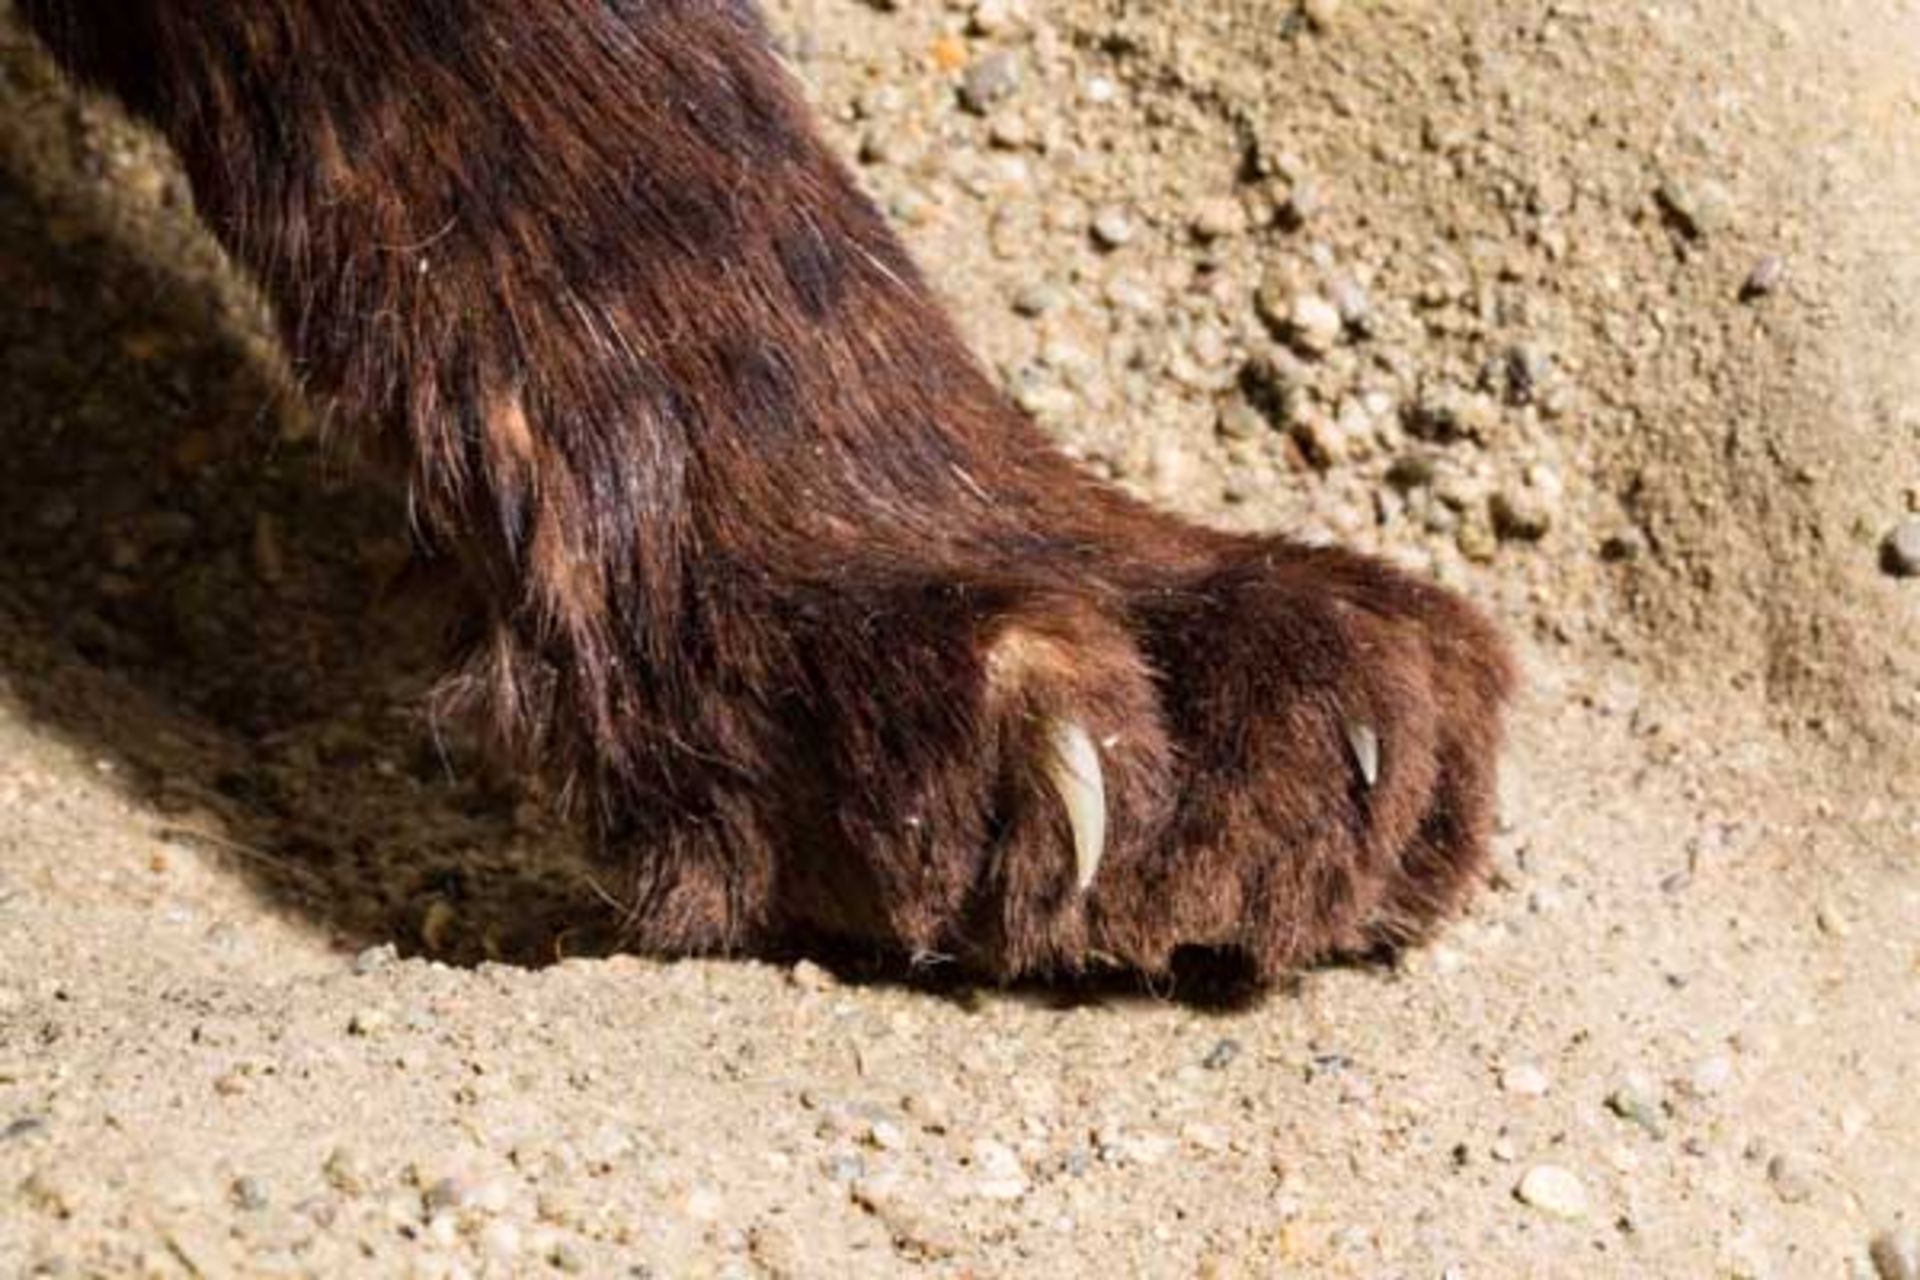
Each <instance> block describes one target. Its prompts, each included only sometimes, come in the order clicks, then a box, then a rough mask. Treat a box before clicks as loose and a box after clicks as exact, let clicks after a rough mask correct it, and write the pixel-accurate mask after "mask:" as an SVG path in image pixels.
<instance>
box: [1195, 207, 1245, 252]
mask: <svg viewBox="0 0 1920 1280" xmlns="http://www.w3.org/2000/svg"><path fill="white" fill-rule="evenodd" d="M1246 229H1247V208H1246V206H1245V205H1243V204H1242V203H1240V201H1238V200H1236V199H1234V198H1233V197H1232V196H1210V197H1208V198H1207V199H1205V200H1202V201H1200V203H1199V204H1197V205H1195V206H1194V210H1193V234H1194V235H1195V237H1197V238H1198V239H1200V240H1203V241H1209V242H1210V241H1214V240H1225V239H1227V238H1229V237H1231V236H1237V235H1239V234H1241V233H1242V232H1244V231H1245V230H1246Z"/></svg>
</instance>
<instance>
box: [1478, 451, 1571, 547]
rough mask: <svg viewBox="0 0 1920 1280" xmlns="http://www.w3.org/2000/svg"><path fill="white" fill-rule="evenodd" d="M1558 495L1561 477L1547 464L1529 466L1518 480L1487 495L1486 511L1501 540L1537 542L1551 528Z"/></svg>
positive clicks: (1559, 496)
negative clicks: (1490, 495) (1546, 465)
mask: <svg viewBox="0 0 1920 1280" xmlns="http://www.w3.org/2000/svg"><path fill="white" fill-rule="evenodd" d="M1560 498H1561V486H1560V477H1559V476H1558V475H1556V474H1555V473H1554V472H1553V471H1552V470H1551V469H1549V468H1547V467H1541V466H1531V467H1528V468H1527V470H1526V473H1525V475H1524V476H1523V477H1522V479H1521V483H1519V484H1517V485H1506V486H1504V487H1502V488H1500V489H1499V490H1497V491H1496V492H1495V493H1494V494H1493V496H1492V497H1491V498H1490V499H1488V503H1487V514H1488V515H1489V516H1490V517H1491V518H1492V520H1493V531H1494V532H1495V533H1496V534H1498V535H1499V536H1500V537H1501V538H1502V539H1503V540H1505V541H1509V542H1538V541H1540V539H1542V538H1544V537H1546V536H1547V532H1548V530H1550V529H1552V528H1553V515H1554V508H1555V507H1556V506H1558V505H1559V501H1560Z"/></svg>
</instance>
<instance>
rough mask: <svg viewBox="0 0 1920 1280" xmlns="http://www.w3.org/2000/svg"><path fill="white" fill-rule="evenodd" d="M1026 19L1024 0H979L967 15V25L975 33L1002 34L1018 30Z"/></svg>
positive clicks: (982, 34)
mask: <svg viewBox="0 0 1920 1280" xmlns="http://www.w3.org/2000/svg"><path fill="white" fill-rule="evenodd" d="M1026 21H1027V13H1026V4H1025V3H1024V0H980V3H979V4H976V5H974V6H973V12H972V13H971V14H969V15H968V16H967V27H968V29H969V30H971V31H972V32H973V33H974V34H975V35H980V36H1004V35H1007V34H1009V33H1011V32H1013V31H1015V30H1018V29H1019V28H1020V27H1021V26H1023V25H1024V24H1025V23H1026Z"/></svg>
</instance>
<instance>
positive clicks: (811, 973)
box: [787, 960, 838, 991]
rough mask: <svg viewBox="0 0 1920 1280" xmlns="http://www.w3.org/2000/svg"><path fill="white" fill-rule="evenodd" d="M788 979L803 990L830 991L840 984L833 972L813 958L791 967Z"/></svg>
mask: <svg viewBox="0 0 1920 1280" xmlns="http://www.w3.org/2000/svg"><path fill="white" fill-rule="evenodd" d="M787 981H788V982H790V983H792V984H793V985H794V986H796V987H798V988H800V990H802V991H828V990H831V989H832V988H833V987H835V986H836V985H838V984H837V983H836V982H835V981H834V977H833V975H832V974H831V973H828V972H827V971H826V970H825V969H823V968H821V967H820V966H819V965H817V964H815V963H814V962H813V961H811V960H802V961H801V962H800V963H798V964H796V965H794V966H793V968H791V969H789V970H788V971H787Z"/></svg>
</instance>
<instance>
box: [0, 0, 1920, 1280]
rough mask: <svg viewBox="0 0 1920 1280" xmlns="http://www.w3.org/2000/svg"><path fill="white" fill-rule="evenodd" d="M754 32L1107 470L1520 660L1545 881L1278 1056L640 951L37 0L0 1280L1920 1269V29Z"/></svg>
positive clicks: (15, 527)
mask: <svg viewBox="0 0 1920 1280" xmlns="http://www.w3.org/2000/svg"><path fill="white" fill-rule="evenodd" d="M773 16H774V20H775V25H776V28H777V29H778V30H779V31H780V33H781V35H782V39H783V41H784V47H785V48H786V49H787V51H788V53H789V55H790V57H791V59H792V62H793V65H794V68H795V71H796V73H797V74H798V75H799V76H800V77H801V78H802V79H803V80H804V82H805V83H806V85H807V86H808V91H809V93H810V94H811V95H812V97H813V99H814V100H815V102H816V103H817V104H818V106H819V109H820V111H821V113H822V115H823V117H824V118H825V119H826V120H827V122H828V125H829V128H830V130H831V131H832V133H833V135H834V137H835V139H836V141H838V142H839V143H841V144H843V146H844V149H845V150H846V152H847V154H848V155H849V156H850V157H853V158H855V160H856V162H857V163H858V165H859V167H860V170H861V172H862V175H863V178H864V180H865V181H866V183H867V185H868V186H869V189H870V190H872V191H873V193H874V194H875V196H876V198H877V199H878V200H880V202H881V203H882V204H883V206H884V207H886V208H887V210H888V211H889V212H890V214H892V215H893V216H894V217H895V218H896V219H897V220H898V222H899V223H900V225H901V226H902V227H903V228H904V229H905V231H906V234H907V235H908V237H909V239H910V241H911V243H912V245H913V247H914V249H915V250H916V252H917V253H918V255H919V256H920V258H921V260H922V261H923V262H925V263H926V264H927V266H928V268H929V270H930V271H931V273H932V275H933V276H934V277H935V278H936V280H937V281H938V282H939V283H940V284H941V285H942V287H943V288H944V289H946V290H947V292H948V293H949V294H950V295H951V296H952V297H953V299H954V301H955V305H956V307H957V308H958V310H959V312H960V314H961V316H962V318H963V321H964V322H965V324H966V325H967V327H968V330H969V332H970V333H971V334H972V335H973V336H974V338H975V340H976V342H977V344H978V346H979V348H980V349H981V351H982V352H983V354H984V355H985V356H986V357H987V358H988V359H989V360H990V361H991V362H992V364H993V366H994V368H995V369H996V370H997V371H998V372H999V373H1000V374H1001V375H1002V376H1003V377H1004V379H1005V380H1006V382H1007V384H1008V386H1009V388H1010V389H1011V390H1012V391H1013V393H1014V394H1015V395H1016V396H1018V397H1019V399H1020V401H1021V403H1022V404H1023V406H1025V407H1026V408H1028V409H1029V410H1030V411H1031V412H1032V413H1033V414H1034V415H1035V416H1036V417H1038V418H1039V419H1040V420H1041V421H1042V423H1043V424H1044V425H1045V426H1046V427H1047V428H1048V429H1049V430H1050V431H1052V432H1053V433H1055V435H1056V436H1057V438H1059V439H1060V440H1061V441H1062V442H1063V443H1064V444H1065V445H1066V446H1067V447H1068V448H1069V449H1071V450H1072V451H1073V452H1074V453H1075V454H1076V455H1077V456H1079V457H1081V458H1082V459H1084V461H1085V462H1086V465H1088V466H1090V467H1093V468H1096V469H1098V470H1100V471H1102V472H1103V473H1105V474H1108V475H1110V476H1113V477H1114V478H1116V479H1117V480H1119V481H1120V482H1121V483H1123V484H1126V485H1129V486H1131V487H1133V488H1135V489H1137V490H1138V491H1140V492H1142V493H1145V494H1148V495H1150V496H1152V497H1153V498H1154V499H1155V500H1157V501H1160V502H1163V503H1166V504H1168V505H1171V506H1174V507H1177V508H1179V509H1181V510H1184V511H1187V512H1190V513H1192V514H1194V515H1195V516H1198V517H1200V518H1204V519H1207V520H1211V521H1215V522H1218V523H1221V524H1226V525H1232V526H1238V527H1269V528H1288V529H1293V530H1297V531H1303V532H1306V533H1310V534H1313V535H1316V536H1320V535H1324V536H1327V537H1334V538H1339V539H1341V540H1344V541H1350V542H1354V543H1357V544H1359V545H1363V546H1366V547H1369V548H1371V549H1374V550H1377V551H1380V552H1382V553H1384V554H1387V555H1391V556H1393V557H1395V558H1397V559H1400V560H1403V561H1405V562H1406V563H1409V564H1411V565H1413V566H1415V567H1417V568H1419V569H1421V570H1423V571H1425V572H1430V573H1432V574H1434V575H1436V576H1438V577H1440V578H1442V579H1443V580H1446V581H1449V582H1453V583H1456V584H1458V585H1459V586H1461V587H1462V588H1463V589H1465V590H1467V591H1469V592H1471V593H1472V594H1473V595H1475V596H1476V597H1477V598H1479V599H1481V600H1483V601H1485V602H1486V604H1487V605H1488V607H1489V608H1490V609H1491V610H1493V611H1494V612H1496V613H1497V614H1498V615H1499V616H1501V617H1502V618H1503V619H1504V620H1505V621H1506V623H1507V624H1508V626H1509V627H1510V628H1511V629H1512V630H1513V632H1514V633H1515V635H1516V636H1517V637H1518V638H1519V640H1520V643H1521V645H1522V648H1523V650H1524V652H1525V657H1526V662H1527V667H1528V692H1527V695H1526V698H1525V701H1524V704H1523V705H1522V706H1521V708H1520V709H1519V711H1518V715H1517V724H1516V727H1515V734H1514V739H1515V740H1514V744H1513V749H1512V751H1511V754H1510V758H1509V762H1508V766H1507V770H1506V778H1505V786H1504V792H1503V808H1504V819H1503V824H1502V830H1501V834H1500V836H1499V840H1498V850H1497V861H1498V866H1497V872H1496V874H1495V876H1494V878H1493V883H1492V884H1491V885H1490V887H1489V888H1488V890H1487V891H1486V893H1485V894H1483V895H1482V896H1481V897H1480V898H1479V900H1478V901H1477V903H1476V905H1475V906H1474V908H1473V909H1472V911H1471V912H1470V914H1469V915H1468V917H1467V918H1466V919H1464V920H1462V921H1461V922H1459V923H1458V924H1457V925H1456V926H1454V927H1453V928H1452V929H1450V930H1449V931H1448V932H1447V933H1446V934H1445V935H1444V937H1443V938H1442V939H1441V940H1440V941H1439V942H1437V943H1436V944H1434V945H1431V946H1429V947H1426V948H1423V949H1421V950H1419V951H1417V952H1414V953H1412V954H1409V955H1407V956H1405V957H1404V958H1403V959H1402V960H1401V961H1400V962H1399V963H1397V964H1395V965H1392V966H1390V967H1389V966H1381V967H1374V968H1345V969H1333V970H1326V971H1320V972H1314V973H1310V974H1307V975H1304V976H1303V977H1302V978H1301V979H1300V980H1299V981H1298V983H1297V984H1295V985H1294V986H1292V987H1291V988H1289V989H1287V990H1284V991H1280V992H1275V993H1273V994H1271V995H1269V996H1267V997H1266V998H1264V999H1259V1000H1254V1001H1230V1002H1221V1001H1217V1000H1214V999H1212V998H1210V996H1209V993H1206V992H1199V991H1183V990H1171V991H1168V990H1154V989H1144V988H1139V987H1137V986H1134V985H1129V984H1126V983H1118V984H1108V985H1104V986H1102V987H1100V988H1098V989H1093V990H1081V991H1072V992H1059V991H1054V992H1048V991H1035V990H1023V991H1012V992H1003V991H995V990H978V989H974V988H971V987H968V986H966V985H965V984H964V983H961V982H958V981H955V980H952V979H950V978H949V979H941V980H938V981H933V982H927V983H922V984H919V985H915V984H912V983H907V982H903V981H900V980H899V975H889V974H888V973H886V972H885V971H882V972H881V973H879V974H875V973H874V972H873V970H872V967H871V966H870V965H857V964H856V965H852V966H849V965H848V964H845V963H842V961H844V960H845V959H846V958H840V960H838V961H834V962H833V963H834V964H835V965H836V967H835V968H834V969H832V970H830V969H829V968H825V967H822V965H821V964H820V963H815V962H814V961H813V960H801V961H798V962H795V963H773V962H768V961H753V962H749V961H739V962H698V963H661V962H657V961H652V960H647V959H641V958H633V957H626V956H620V955H611V956H610V955H608V954H607V950H608V944H607V929H606V925H607V922H608V920H609V918H610V914H611V913H610V909H609V906H608V904H607V903H606V902H605V901H604V900H603V899H602V897H601V896H600V894H599V891H598V889H597V888H596V886H595V883H594V881H593V878H592V876H591V873H590V872H589V871H588V870H586V869H585V867H584V864H583V863H582V862H581V860H580V858H579V856H578V855H579V850H578V848H577V843H576V842H575V840H574V839H573V837H572V836H571V835H570V833H569V831H568V829H567V828H566V826H565V824H564V823H563V822H562V821H560V820H559V819H558V818H556V817H555V816H554V805H553V804H552V802H551V797H549V796H548V795H546V794H545V793H544V791H543V790H542V788H541V785H540V782H539V780H538V779H526V778H514V777H504V776H500V775H499V774H498V773H497V772H494V771H492V770H490V769H489V768H488V767H487V766H486V765H485V764H484V763H483V762H481V761H480V760H479V759H478V758H477V757H476V755H475V753H474V752H473V751H472V749H471V748H470V746H469V745H468V744H466V743H464V742H463V741H462V740H461V739H460V738H459V736H458V734H457V733H456V732H453V731H450V730H449V731H441V730H440V729H438V728H437V727H436V726H433V725H430V724H429V723H427V722H426V721H425V720H424V719H423V716H422V714H421V711H420V699H421V695H422V693H423V691H424V690H425V688H426V687H427V685H428V683H429V682H430V680H431V678H432V675H433V671H434V655H435V650H436V641H435V639H434V635H433V630H434V615H433V610H432V609H431V608H430V607H425V606H422V605H420V604H419V602H417V601H416V600H415V599H414V596H415V595H416V594H417V593H416V592H414V591H413V590H412V587H411V585H410V583H411V580H410V579H409V578H408V576H407V573H406V561H407V548H406V545H405V542H404V539H403V538H402V536H401V532H402V518H401V510H400V507H399V505H398V503H397V501H396V500H395V499H394V498H393V496H392V495H390V494H385V493H382V492H380V491H378V490H377V489H375V488H373V487H372V486H370V485H369V484H367V483H366V482H365V481H364V479H363V478H361V477H357V476H356V475H354V474H353V472H352V469H351V468H350V467H348V466H347V465H346V464H344V463H343V462H342V461H341V460H340V458H339V457H338V456H337V455H336V454H335V453H333V452H331V451H329V450H328V449H327V448H325V447H324V446H323V444H322V443H321V442H320V441H319V440H318V439H317V438H316V432H315V427H314V424H313V423H312V422H311V421H310V420H309V419H308V417H307V416H306V415H305V414H304V413H303V412H302V410H301V407H300V405H299V403H298V399H297V397H296V396H294V395H293V394H291V392H290V391H289V385H290V381H289V378H288V376H287V374H286V373H285V371H284V369H283V368H282V366H281V364H280V363H279V357H278V355H277V353H276V352H275V350H274V348H273V344H272V342H271V340H270V338H269V337H267V336H266V335H267V332H268V330H267V328H266V325H265V322H264V319H263V317H262V316H261V314H260V309H259V306H258V303H257V301H256V300H255V299H254V298H253V297H252V296H251V295H250V294H249V293H248V291H247V289H246V287H245V285H244V283H242V282H240V281H237V280H236V279H235V278H234V277H233V275H232V273H231V272H230V271H229V270H228V269H227V268H226V267H225V265H224V264H223V263H222V261H221V259H220V256H219V254H218V252H217V250H215V249H214V248H213V247H212V245H211V242H210V241H209V240H208V239H207V238H206V237H205V235H204V233H202V232H200V231H199V230H197V229H196V226H195V224H194V222H193V219H192V214H191V208H190V199H189V197H188V195H187V193H186V191H185V188H184V186H183V184H182V181H181V179H180V178H179V176H178V174H177V172H176V171H175V170H174V169H173V168H172V167H171V165H170V162H169V161H168V160H167V158H166V157H165V156H164V154H162V153H161V151H160V150H159V149H158V148H157V147H156V146H155V145H154V144H153V142H152V140H151V139H150V138H148V137H146V136H145V135H143V134H141V133H140V132H139V131H138V130H135V129H132V128H130V127H129V126H128V124H127V123H126V121H125V120H124V119H122V118H121V117H120V116H119V115H118V114H117V113H116V112H114V111H113V110H112V109H111V108H109V107H107V106H105V105H104V104H100V103H97V102H81V101H77V100H76V99H74V98H73V97H72V96H71V95H70V94H69V93H68V92H67V91H66V90H65V89H64V88H63V87H62V86H61V85H60V84H59V83H58V81H57V79H56V78H55V77H54V76H53V74H52V73H51V71H50V70H49V69H48V67H47V66H46V64H45V63H44V61H43V60H42V59H41V58H40V57H39V56H38V54H37V52H36V51H35V50H34V49H33V48H32V47H31V45H30V44H29V42H28V41H27V40H26V39H25V37H24V36H23V35H21V34H20V31H19V28H18V25H17V22H16V21H15V19H14V16H13V13H12V10H11V6H10V4H9V2H8V0H0V440H4V442H5V451H4V455H0V456H4V458H5V462H4V463H3V464H0V509H3V510H4V511H5V512H6V513H7V516H6V519H5V520H3V521H0V1274H4V1275H8V1276H12V1275H47V1276H95V1275H101V1276H121V1275H149V1274H150V1275H162V1276H172V1275H189V1276H229V1275H247V1276H254V1275H315V1276H334V1275H360V1274H365V1275H421V1276H480V1275H493V1276H509V1275H512V1276H519V1275H539V1274H546V1273H563V1274H581V1275H594V1276H602V1275H605V1276H629V1277H639V1276H663V1277H664V1276H676V1277H677V1276H690V1277H691V1276H716V1277H719V1276H743V1277H754V1276H792V1277H816V1276H818V1277H839V1276H892V1275H902V1274H918V1273H924V1274H928V1275H933V1276H942V1277H990V1276H1078V1275H1108V1276H1143V1277H1235V1276H1273V1275H1300V1276H1354V1277H1407V1278H1409V1280H1412V1278H1419V1277H1424V1278H1428V1280H1439V1278H1440V1277H1448V1278H1450V1280H1453V1278H1458V1280H1480V1278H1482V1277H1520V1276H1526V1277H1560V1276H1566V1277H1574V1276H1580V1277H1588V1276H1662V1277H1665V1276H1713V1277H1800V1276H1808V1277H1866V1278H1872V1277H1879V1280H1912V1277H1915V1276H1916V1275H1920V1106H1917V1105H1916V1103H1915V1099H1916V1097H1920V772H1917V770H1920V579H1907V578H1902V577H1900V576H1898V575H1897V574H1896V573H1895V572H1894V570H1895V569H1897V568H1898V567H1899V564H1898V557H1897V555H1896V554H1895V553H1894V552H1893V551H1891V550H1889V547H1888V540H1889V539H1890V537H1891V536H1892V535H1893V534H1894V532H1895V530H1897V529H1898V528H1899V527H1901V526H1902V524H1903V522H1906V521H1910V520H1913V519H1915V518H1916V517H1917V516H1920V359H1916V358H1915V354H1916V353H1917V352H1920V302H1917V301H1916V300H1917V299H1920V213H1916V211H1920V77H1916V76H1915V74H1914V73H1915V68H1916V65H1920V63H1917V62H1916V51H1917V50H1920V5H1916V4H1915V3H1913V0H1831V2H1830V3H1828V4H1825V5H1822V6H1817V7H1816V6H1809V5H1805V4H1801V3H1798V0H1666V2H1665V3H1661V4H1658V5H1640V6H1621V5H1615V4H1611V3H1599V2H1598V0H1594V2H1588V0H1519V2H1516V3H1506V2H1503V0H1461V2H1460V3H1455V4H1441V3H1437V2H1436V0H1344V3H1342V2H1339V0H1306V3H1304V5H1302V6H1300V7H1296V6H1295V5H1294V4H1292V3H1290V2H1286V0H1188V2H1186V3H1182V4H1179V5H1173V4H1163V5H1153V4H1137V3H1131V2H1129V0H1052V2H1050V0H980V2H979V3H977V4H961V3H952V2H949V3H945V4H940V3H935V2H934V0H893V2H890V3H882V2H880V0H874V2H873V3H857V2H856V0H784V2H782V3H778V4H776V5H775V6H774V14H773ZM936 977H938V975H936Z"/></svg>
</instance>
